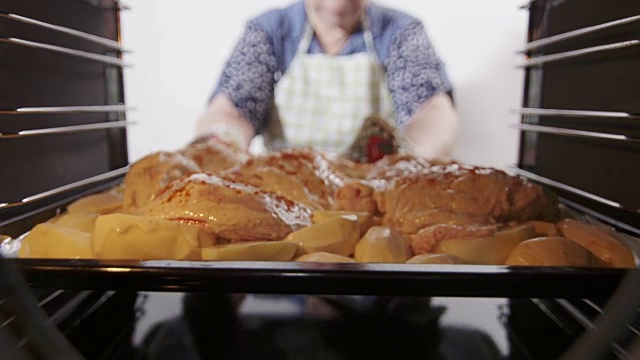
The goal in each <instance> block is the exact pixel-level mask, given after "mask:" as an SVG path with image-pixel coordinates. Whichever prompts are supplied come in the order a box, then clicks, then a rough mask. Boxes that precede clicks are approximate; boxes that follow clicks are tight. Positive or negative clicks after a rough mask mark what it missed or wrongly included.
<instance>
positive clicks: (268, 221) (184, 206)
mask: <svg viewBox="0 0 640 360" xmlns="http://www.w3.org/2000/svg"><path fill="white" fill-rule="evenodd" d="M138 214H140V215H147V216H152V217H158V218H163V219H168V220H174V221H181V222H184V223H188V224H194V225H199V226H202V227H204V228H206V229H208V230H209V231H211V232H213V233H214V234H216V235H217V236H218V237H220V238H224V239H227V240H229V241H231V242H237V241H251V240H282V239H284V238H285V237H286V236H287V235H289V234H290V233H291V232H293V231H295V230H298V229H300V228H302V227H305V226H309V225H311V210H310V209H309V208H308V207H307V206H305V205H303V204H299V203H296V202H294V201H291V200H289V199H287V198H285V197H283V196H280V195H278V194H275V193H273V192H268V191H264V190H261V189H258V188H256V187H253V186H250V185H246V184H241V183H235V182H230V181H227V180H224V179H221V178H219V177H217V176H215V175H212V174H206V173H199V174H191V175H187V176H183V177H181V178H179V179H177V180H175V181H173V182H171V183H170V184H169V185H167V186H166V187H165V188H164V189H163V190H162V191H161V192H160V193H159V194H158V195H157V196H156V197H155V198H154V199H152V200H151V201H149V202H148V204H147V205H146V206H145V207H144V208H141V209H140V210H139V211H138Z"/></svg>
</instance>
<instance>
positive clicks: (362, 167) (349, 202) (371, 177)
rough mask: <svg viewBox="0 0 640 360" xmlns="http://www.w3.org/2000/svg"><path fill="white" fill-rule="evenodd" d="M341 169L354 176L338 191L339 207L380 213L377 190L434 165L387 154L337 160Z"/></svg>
mask: <svg viewBox="0 0 640 360" xmlns="http://www.w3.org/2000/svg"><path fill="white" fill-rule="evenodd" d="M335 164H336V167H337V169H339V170H340V171H341V172H343V173H344V174H345V176H347V177H350V178H351V180H348V181H344V185H343V186H341V187H340V189H338V191H337V192H336V199H335V208H336V209H339V210H348V211H366V212H369V213H371V214H375V215H379V211H378V207H377V204H376V201H375V199H374V196H373V194H374V192H375V191H376V190H378V191H381V190H384V189H385V187H386V186H387V185H388V182H389V181H390V180H392V179H396V178H401V177H406V176H409V175H411V174H416V173H420V172H425V171H428V169H429V167H430V166H431V164H430V163H429V162H428V161H426V160H425V159H423V158H421V157H417V156H413V155H409V154H393V155H387V156H385V157H383V158H382V159H380V160H378V161H376V162H375V163H355V162H352V161H349V160H346V159H338V160H336V161H335Z"/></svg>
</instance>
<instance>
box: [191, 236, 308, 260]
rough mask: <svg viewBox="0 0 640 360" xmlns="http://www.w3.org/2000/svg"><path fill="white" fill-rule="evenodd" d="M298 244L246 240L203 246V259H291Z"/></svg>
mask: <svg viewBox="0 0 640 360" xmlns="http://www.w3.org/2000/svg"><path fill="white" fill-rule="evenodd" d="M297 248H298V245H297V244H295V243H291V242H285V241H245V242H238V243H232V244H224V245H216V246H210V247H204V248H202V260H222V261H225V260H226V261H289V260H291V259H292V258H293V255H295V253H296V249H297Z"/></svg>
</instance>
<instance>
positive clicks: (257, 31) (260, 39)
mask: <svg viewBox="0 0 640 360" xmlns="http://www.w3.org/2000/svg"><path fill="white" fill-rule="evenodd" d="M277 69H278V65H277V62H276V57H275V55H274V50H273V45H272V44H271V40H270V38H269V35H268V34H267V33H266V32H264V31H263V30H262V29H261V28H260V26H259V25H258V24H257V23H256V22H255V21H250V22H249V23H248V24H247V26H246V28H245V31H244V33H243V34H242V36H241V38H240V40H239V41H238V43H237V44H236V46H235V48H234V50H233V52H232V53H231V56H230V57H229V59H228V60H227V62H226V64H225V67H224V69H223V70H222V74H221V76H220V81H219V82H218V86H217V88H216V90H215V91H214V93H213V95H216V94H218V93H223V94H225V95H226V96H227V97H229V99H230V100H231V101H232V102H233V104H235V106H236V108H238V110H239V111H240V112H241V113H242V114H243V115H244V117H245V118H246V119H247V120H249V122H250V123H251V125H253V127H254V128H255V129H256V132H260V131H261V130H262V128H263V125H264V123H265V119H266V117H267V114H268V113H269V110H270V108H271V102H272V99H273V91H274V84H275V73H276V71H277Z"/></svg>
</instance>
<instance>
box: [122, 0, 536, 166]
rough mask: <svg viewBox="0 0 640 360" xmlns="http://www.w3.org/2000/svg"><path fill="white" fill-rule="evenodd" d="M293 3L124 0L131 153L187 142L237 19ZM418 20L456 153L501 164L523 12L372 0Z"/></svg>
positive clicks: (509, 157)
mask: <svg viewBox="0 0 640 360" xmlns="http://www.w3.org/2000/svg"><path fill="white" fill-rule="evenodd" d="M290 1H292V0H271V1H261V0H235V1H214V0H182V1H175V0H144V1H134V0H130V1H129V4H130V5H131V9H130V10H128V11H125V12H123V14H122V32H123V35H122V41H123V43H124V45H125V46H126V47H127V48H129V49H131V50H132V51H133V52H132V53H130V54H126V55H125V60H126V61H128V62H130V63H132V64H134V66H133V67H131V68H128V69H127V70H126V71H125V96H126V102H127V103H128V104H129V105H131V106H135V107H136V110H135V111H132V112H131V113H129V114H128V117H129V119H131V120H133V121H136V122H137V125H135V126H134V127H133V128H131V129H130V130H129V151H130V156H129V157H130V160H131V161H135V160H137V159H139V158H140V157H142V156H144V155H146V154H149V153H151V152H153V151H157V150H176V149H178V148H180V147H182V146H184V145H185V144H186V143H188V142H189V141H190V140H191V139H192V130H193V126H194V124H195V120H196V118H197V117H198V115H199V114H200V112H201V111H202V110H203V109H204V106H205V104H206V101H207V99H208V96H209V94H210V92H211V91H212V89H213V87H214V85H215V83H216V81H217V78H218V76H219V73H220V71H221V69H222V66H223V64H224V62H225V60H226V58H227V56H228V55H229V53H230V51H231V50H232V48H233V46H234V43H235V41H236V40H237V39H238V37H239V36H240V34H241V32H242V29H243V26H244V23H245V22H246V21H247V20H248V19H250V18H251V17H253V16H255V15H257V14H259V13H260V12H262V11H264V10H266V9H268V8H271V7H274V6H281V5H285V4H288V3H289V2H290ZM377 1H378V3H380V4H383V5H389V6H393V7H395V8H398V9H401V10H406V11H407V12H409V13H411V14H413V15H414V16H416V17H418V18H420V19H421V20H423V21H424V24H425V27H426V29H427V32H428V34H429V36H430V38H431V40H432V42H433V43H434V46H435V47H436V50H437V51H438V53H439V54H440V56H441V57H442V58H443V60H444V61H445V63H446V66H447V70H448V72H449V75H450V77H451V80H452V82H453V85H454V91H455V97H456V105H457V108H458V111H459V113H460V117H461V121H462V132H461V134H460V138H459V141H458V144H457V147H456V149H455V151H454V157H455V159H456V160H458V161H461V162H465V163H471V164H478V165H487V166H495V167H499V168H503V167H505V166H507V165H510V164H513V163H515V161H516V158H517V152H518V136H517V135H518V134H517V132H516V131H515V130H513V129H511V128H510V127H509V124H510V123H514V122H517V120H518V118H517V116H516V115H514V114H511V113H510V112H509V110H510V109H513V108H517V107H519V106H520V103H521V94H522V87H523V73H522V71H520V70H517V69H515V68H514V65H515V64H516V63H517V62H519V60H520V58H519V57H518V56H517V55H515V52H516V50H518V49H519V48H521V47H522V45H523V44H524V42H525V40H526V26H527V16H526V12H525V11H523V10H518V5H520V4H519V3H518V2H517V1H513V0H492V1H474V0H440V1H435V0H422V1H415V0H377Z"/></svg>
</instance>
